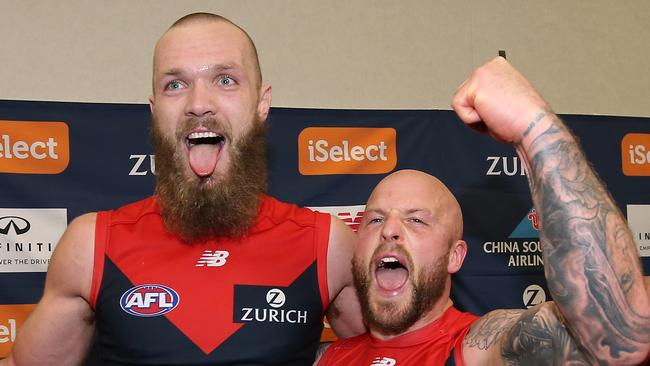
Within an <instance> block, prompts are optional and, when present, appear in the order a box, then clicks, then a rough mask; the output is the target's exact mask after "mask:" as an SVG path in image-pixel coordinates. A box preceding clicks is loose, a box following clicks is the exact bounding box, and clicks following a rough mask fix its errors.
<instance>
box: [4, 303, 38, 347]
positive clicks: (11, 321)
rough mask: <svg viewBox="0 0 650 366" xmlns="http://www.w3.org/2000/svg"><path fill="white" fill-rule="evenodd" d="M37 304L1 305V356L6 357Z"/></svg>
mask: <svg viewBox="0 0 650 366" xmlns="http://www.w3.org/2000/svg"><path fill="white" fill-rule="evenodd" d="M34 307H36V304H20V305H0V357H6V356H7V355H8V354H9V352H10V351H11V347H12V346H13V344H14V341H15V340H16V332H17V331H18V329H19V328H20V327H21V326H22V324H23V322H24V321H25V319H27V316H28V315H29V313H31V312H32V310H34Z"/></svg>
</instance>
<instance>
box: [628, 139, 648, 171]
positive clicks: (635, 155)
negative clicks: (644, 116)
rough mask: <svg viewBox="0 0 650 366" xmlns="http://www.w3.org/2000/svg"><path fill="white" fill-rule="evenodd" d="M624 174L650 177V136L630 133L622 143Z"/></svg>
mask: <svg viewBox="0 0 650 366" xmlns="http://www.w3.org/2000/svg"><path fill="white" fill-rule="evenodd" d="M621 164H622V168H623V174H625V175H628V176H650V134H646V133H628V134H627V135H625V136H624V137H623V140H622V141H621Z"/></svg>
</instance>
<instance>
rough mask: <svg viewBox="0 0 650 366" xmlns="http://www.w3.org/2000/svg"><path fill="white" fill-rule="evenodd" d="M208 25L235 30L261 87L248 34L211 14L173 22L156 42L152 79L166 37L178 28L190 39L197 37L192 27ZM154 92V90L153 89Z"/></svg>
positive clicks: (220, 17) (185, 17)
mask: <svg viewBox="0 0 650 366" xmlns="http://www.w3.org/2000/svg"><path fill="white" fill-rule="evenodd" d="M210 23H221V24H225V25H228V28H231V29H233V30H236V33H237V34H238V35H239V36H241V37H242V38H243V40H244V43H245V44H246V58H247V60H248V63H250V65H251V67H252V69H253V70H254V71H253V73H254V76H255V80H254V82H255V84H256V86H257V87H259V86H261V85H262V71H261V68H260V62H259V57H258V55H257V48H256V47H255V43H254V42H253V40H252V39H251V37H250V36H249V35H248V33H247V32H246V31H245V30H244V29H243V28H241V27H240V26H238V25H237V24H235V23H233V22H231V21H230V20H229V19H227V18H225V17H222V16H221V15H217V14H212V13H192V14H188V15H185V16H184V17H182V18H180V19H178V20H177V21H175V22H174V23H173V24H172V25H171V26H170V27H169V29H168V30H167V31H166V32H165V33H164V34H163V35H162V36H161V37H160V39H159V40H158V42H157V43H156V47H155V50H154V56H153V68H154V72H153V74H154V77H155V75H156V71H157V68H158V58H159V57H160V55H159V53H160V49H161V46H163V45H164V43H165V41H167V40H168V38H170V37H168V35H169V34H170V33H171V32H174V31H175V30H177V29H179V28H185V29H183V30H184V32H183V34H184V36H185V37H192V36H193V35H199V34H197V33H193V32H191V31H189V30H191V29H192V28H191V27H193V26H196V25H205V24H210ZM195 29H200V28H195ZM154 92H155V88H154Z"/></svg>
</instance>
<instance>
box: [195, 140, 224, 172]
mask: <svg viewBox="0 0 650 366" xmlns="http://www.w3.org/2000/svg"><path fill="white" fill-rule="evenodd" d="M220 150H221V146H220V145H218V144H197V145H194V146H191V147H190V167H191V168H192V170H193V171H194V174H196V175H198V176H199V177H205V176H209V175H211V174H212V172H214V168H215V167H216V166H217V160H219V151H220Z"/></svg>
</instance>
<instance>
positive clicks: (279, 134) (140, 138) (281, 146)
mask: <svg viewBox="0 0 650 366" xmlns="http://www.w3.org/2000/svg"><path fill="white" fill-rule="evenodd" d="M563 118H564V119H565V121H566V122H567V123H568V124H569V126H570V127H571V128H572V129H573V130H574V132H575V133H576V135H578V136H579V137H580V139H581V141H582V144H583V146H584V149H585V151H586V154H587V156H588V158H589V159H590V160H591V161H592V162H593V165H594V167H595V169H596V170H597V171H598V173H599V174H600V176H601V177H602V179H603V180H604V181H605V182H607V184H608V187H609V189H610V191H611V192H612V195H613V197H614V198H615V200H616V201H617V202H618V204H619V206H620V207H621V210H622V211H623V213H625V212H626V205H628V204H647V205H650V190H648V188H647V187H648V186H650V185H649V183H650V177H629V176H625V175H623V173H622V170H621V140H622V138H623V136H624V135H626V134H628V133H646V134H647V133H650V123H649V122H650V119H648V118H629V117H611V116H580V115H566V116H563ZM0 120H22V121H64V122H66V123H67V124H68V126H69V131H70V132H69V133H70V163H69V166H68V168H67V169H66V170H65V171H64V172H63V173H61V174H55V175H36V174H7V173H5V174H0V208H67V215H68V220H71V219H72V218H74V217H76V216H78V215H80V214H82V213H85V212H89V211H96V210H102V209H108V208H113V207H116V206H119V205H122V204H124V203H127V202H131V201H134V200H137V199H140V198H143V197H146V196H148V195H150V194H151V193H152V191H153V174H152V173H151V158H150V156H151V154H152V150H151V147H150V144H149V126H150V113H149V108H148V106H146V105H124V104H88V103H52V102H17V101H0ZM269 125H270V128H269V132H268V140H269V161H270V178H271V179H270V186H269V193H270V194H271V195H273V196H275V197H277V198H279V199H282V200H285V201H289V202H294V203H297V204H299V205H302V206H351V205H360V204H364V203H365V200H366V198H367V197H368V195H369V193H370V190H371V189H372V187H374V185H375V184H376V183H377V182H378V181H379V180H380V179H381V178H383V177H384V176H385V174H370V175H318V176H303V175H301V174H300V173H299V170H298V146H297V141H298V135H299V134H300V132H301V131H302V130H303V129H305V128H308V127H390V128H394V129H395V130H396V131H397V151H398V153H397V154H398V162H397V167H396V169H405V168H410V169H419V170H423V171H426V172H429V173H431V174H433V175H435V176H437V177H439V178H440V179H441V180H442V181H444V182H445V183H446V184H447V185H448V186H449V188H450V189H451V190H452V192H453V193H454V194H455V195H456V196H457V197H458V199H459V201H460V204H461V206H462V209H463V212H464V219H465V235H464V236H465V239H466V240H467V242H468V244H469V254H468V257H467V259H466V262H465V265H464V267H463V270H462V271H461V272H460V273H459V274H458V275H457V276H456V277H455V279H454V286H453V297H454V300H455V301H456V303H457V304H458V305H459V307H461V308H463V309H466V310H468V311H472V312H475V313H479V314H482V313H485V312H486V311H489V310H492V309H495V308H521V307H524V306H526V305H530V304H533V303H537V302H539V301H540V299H543V298H544V297H543V295H544V293H545V294H546V295H545V296H546V297H548V295H547V294H548V291H547V288H546V284H545V282H544V278H543V269H542V266H541V264H540V262H539V258H541V253H540V251H539V246H538V243H537V240H538V239H537V231H536V230H535V229H534V227H533V225H532V221H531V220H530V219H529V217H530V218H534V213H532V212H531V210H532V208H533V207H532V202H531V199H530V193H529V190H528V185H527V181H526V177H525V175H524V174H523V171H522V166H521V162H520V161H519V159H518V158H517V156H516V154H515V152H514V150H513V149H512V147H510V146H507V145H503V144H500V143H498V142H495V141H493V140H492V139H490V138H487V137H485V136H482V135H479V134H477V133H475V132H473V131H471V130H469V129H468V128H466V127H465V126H464V125H463V124H462V123H460V122H459V121H458V119H457V117H456V116H455V114H454V113H453V112H451V111H434V110H427V111H381V110H373V111H365V110H319V109H288V108H274V109H272V111H271V115H270V119H269ZM0 134H2V131H0ZM649 231H650V230H649ZM2 239H3V238H2V235H1V234H0V240H2ZM5 255H7V253H6V252H4V251H1V250H0V259H1V258H2V257H3V256H5ZM643 264H644V270H645V271H646V273H649V272H650V260H649V258H643ZM43 281H44V273H0V304H21V303H35V302H37V301H38V299H39V297H40V296H41V294H42V287H43ZM540 296H541V297H540Z"/></svg>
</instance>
